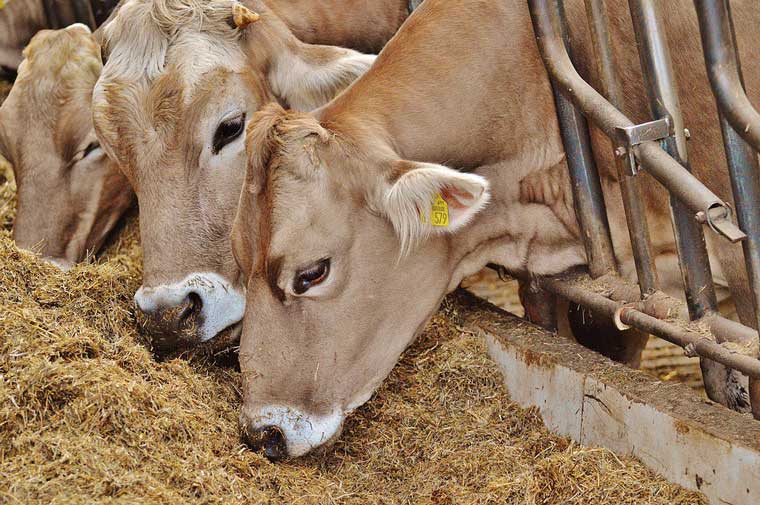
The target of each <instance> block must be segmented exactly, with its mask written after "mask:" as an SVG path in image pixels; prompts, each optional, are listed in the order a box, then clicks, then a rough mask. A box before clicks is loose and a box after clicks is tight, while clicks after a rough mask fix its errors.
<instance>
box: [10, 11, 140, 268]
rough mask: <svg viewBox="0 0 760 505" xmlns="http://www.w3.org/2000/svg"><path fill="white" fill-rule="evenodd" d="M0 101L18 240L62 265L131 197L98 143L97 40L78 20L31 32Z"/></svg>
mask: <svg viewBox="0 0 760 505" xmlns="http://www.w3.org/2000/svg"><path fill="white" fill-rule="evenodd" d="M24 57H25V59H24V61H23V62H22V64H21V66H20V68H19V73H18V79H17V80H16V83H15V84H14V86H13V88H12V90H11V93H10V95H9V96H8V98H7V99H6V100H5V102H4V103H3V105H2V107H1V108H0V151H1V152H2V154H3V156H4V157H6V158H7V159H8V161H10V162H11V164H12V165H13V169H14V173H15V177H16V184H17V187H18V211H17V214H16V221H15V225H14V228H13V237H14V239H15V240H16V243H17V244H18V246H19V247H22V248H24V249H30V250H33V251H36V252H38V253H40V254H41V255H42V256H43V257H45V258H47V259H48V260H50V261H51V262H53V263H55V264H57V265H59V266H62V267H67V266H70V265H72V264H74V263H76V262H79V261H82V260H83V259H84V258H85V257H86V256H87V255H88V254H90V253H92V252H95V251H96V250H97V249H99V248H100V246H101V244H102V243H103V241H104V239H105V237H106V235H107V234H108V232H109V231H110V230H111V229H112V228H113V226H114V225H115V223H116V222H117V220H118V218H119V217H120V216H121V215H122V214H123V212H124V211H125V210H126V209H127V208H128V207H129V206H130V204H131V203H132V201H133V198H134V196H133V193H132V190H131V189H130V187H129V184H128V182H127V180H126V179H125V178H124V177H123V176H122V175H121V173H120V172H119V171H118V169H117V167H116V166H115V165H114V164H113V163H112V162H111V161H110V160H109V159H108V157H107V156H106V154H105V153H104V152H103V150H102V149H101V148H100V145H99V144H98V140H97V138H96V137H95V131H94V129H93V125H92V119H91V110H90V102H91V96H92V89H93V87H94V85H95V81H96V80H97V78H98V75H99V74H100V71H101V68H102V65H101V60H100V46H99V45H98V44H97V43H96V42H95V39H94V38H93V35H92V34H91V33H90V30H89V29H88V28H87V27H86V26H84V25H72V26H71V27H69V28H66V29H64V30H57V31H49V30H45V31H42V32H40V33H38V34H37V35H36V36H35V37H34V38H33V39H32V41H31V42H30V44H29V46H28V47H27V48H26V49H25V51H24Z"/></svg>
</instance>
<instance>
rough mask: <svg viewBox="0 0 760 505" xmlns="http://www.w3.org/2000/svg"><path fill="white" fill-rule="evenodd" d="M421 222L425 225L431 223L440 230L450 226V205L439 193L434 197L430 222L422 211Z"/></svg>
mask: <svg viewBox="0 0 760 505" xmlns="http://www.w3.org/2000/svg"><path fill="white" fill-rule="evenodd" d="M420 222H421V223H423V224H428V223H430V224H431V225H433V226H437V227H439V228H446V227H447V226H449V204H448V203H447V202H446V200H444V199H443V197H442V196H441V195H440V194H439V193H436V194H435V195H434V196H433V202H432V204H431V206H430V219H429V220H428V218H427V216H426V215H425V213H424V212H423V211H420Z"/></svg>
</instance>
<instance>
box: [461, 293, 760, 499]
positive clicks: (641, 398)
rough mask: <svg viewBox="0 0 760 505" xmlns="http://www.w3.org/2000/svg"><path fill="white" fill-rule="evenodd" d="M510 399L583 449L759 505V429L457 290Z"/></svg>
mask: <svg viewBox="0 0 760 505" xmlns="http://www.w3.org/2000/svg"><path fill="white" fill-rule="evenodd" d="M458 297H459V300H458V302H459V305H460V306H461V310H460V314H459V315H460V317H462V318H463V319H464V320H465V321H466V324H467V325H468V326H469V327H470V329H472V330H473V331H477V332H479V333H480V334H481V335H482V336H483V337H484V338H485V339H486V341H487V343H488V349H489V354H490V355H491V357H492V358H493V359H494V360H495V361H496V362H497V363H498V364H499V366H500V367H501V370H502V373H503V375H504V381H505V384H506V386H507V389H508V390H509V394H510V396H511V398H512V400H513V401H516V402H517V403H519V404H520V405H522V406H525V407H529V406H535V407H538V409H539V411H540V412H541V416H542V418H543V420H544V423H545V424H546V426H547V427H548V428H549V429H550V430H551V431H553V432H555V433H557V434H559V435H563V436H568V437H570V438H572V439H573V440H576V441H577V442H579V443H581V444H584V445H588V446H603V447H607V448H609V449H611V450H613V451H614V452H616V453H618V454H620V455H625V456H634V457H636V458H638V459H639V460H641V461H642V462H643V463H644V464H645V465H647V466H649V467H650V468H651V469H653V470H654V471H656V472H658V473H660V474H661V475H663V476H664V477H665V478H666V479H668V480H670V481H672V482H674V483H677V484H680V485H682V486H684V487H686V488H689V489H694V490H698V491H701V492H702V493H704V495H705V496H706V497H707V498H708V499H709V500H710V502H711V503H714V504H726V503H729V504H732V505H743V504H746V505H757V504H758V503H760V422H757V421H755V420H753V419H752V417H751V416H749V415H743V414H740V413H737V412H733V411H731V410H728V409H726V408H724V407H723V406H721V405H718V404H715V403H713V402H711V401H709V400H706V399H704V398H702V397H700V396H699V395H698V394H697V393H695V392H694V391H692V390H691V389H690V388H688V387H687V386H685V385H683V384H678V383H671V382H662V381H659V380H657V379H656V378H653V377H651V376H649V375H647V374H645V373H643V372H640V371H636V370H631V369H629V368H628V367H626V366H624V365H621V364H618V363H614V362H612V361H610V360H608V359H606V358H604V357H603V356H601V355H599V354H596V353H594V352H593V351H590V350H588V349H586V348H585V347H582V346H580V345H578V344H577V343H575V342H570V341H568V340H566V339H562V338H560V337H558V336H556V335H554V334H552V333H549V332H546V331H544V330H541V329H539V328H537V327H535V326H533V325H532V324H530V323H528V322H526V321H524V320H522V319H520V318H518V317H516V316H513V315H511V314H509V313H507V312H504V311H502V310H501V309H498V308H497V307H494V306H493V305H490V304H489V303H487V302H485V301H482V300H480V299H478V298H476V297H474V296H473V295H471V294H469V293H465V292H461V293H460V294H459V295H458Z"/></svg>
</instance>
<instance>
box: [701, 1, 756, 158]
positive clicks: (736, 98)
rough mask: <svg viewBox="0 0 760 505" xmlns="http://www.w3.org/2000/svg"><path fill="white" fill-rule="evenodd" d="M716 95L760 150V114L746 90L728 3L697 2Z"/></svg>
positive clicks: (730, 119)
mask: <svg viewBox="0 0 760 505" xmlns="http://www.w3.org/2000/svg"><path fill="white" fill-rule="evenodd" d="M694 5H695V6H696V8H697V17H698V19H699V31H700V33H701V35H702V48H703V49H704V53H705V62H706V63H707V75H708V77H709V78H710V84H711V85H712V90H713V94H714V95H715V99H716V100H717V102H718V107H719V108H720V110H721V113H722V114H723V115H724V116H725V117H726V119H727V120H728V122H729V123H730V124H731V126H733V128H734V130H736V132H737V133H738V134H739V135H741V137H742V138H743V139H744V140H746V141H747V142H748V143H749V144H750V145H751V146H752V147H754V148H755V150H757V151H760V114H759V113H758V112H757V110H756V109H755V108H754V107H753V106H752V103H751V102H750V100H749V98H748V97H747V94H746V93H745V91H744V83H743V81H742V76H741V67H740V66H739V64H738V58H737V51H736V45H735V39H734V30H733V25H732V23H731V17H730V13H729V7H728V3H727V2H726V0H694Z"/></svg>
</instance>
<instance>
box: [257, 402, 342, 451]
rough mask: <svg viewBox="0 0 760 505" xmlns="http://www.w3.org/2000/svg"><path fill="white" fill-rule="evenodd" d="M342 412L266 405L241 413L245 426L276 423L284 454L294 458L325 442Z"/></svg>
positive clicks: (337, 426)
mask: <svg viewBox="0 0 760 505" xmlns="http://www.w3.org/2000/svg"><path fill="white" fill-rule="evenodd" d="M343 419H344V415H343V413H341V412H339V411H334V412H333V413H331V414H330V415H327V416H312V415H309V414H304V413H303V412H301V411H300V410H298V409H295V408H293V407H285V406H280V405H272V406H267V407H264V408H262V409H260V410H259V411H258V412H256V413H254V414H253V415H250V416H245V415H244V416H243V422H246V421H247V422H248V423H249V426H248V428H249V429H253V430H256V429H263V428H266V427H268V426H276V427H277V428H279V429H280V431H281V432H282V434H283V436H284V437H285V445H286V447H287V451H288V457H291V458H298V457H300V456H303V455H305V454H307V453H308V452H310V451H312V450H313V449H316V448H317V447H319V446H320V445H322V444H324V443H326V442H329V441H330V440H332V439H333V437H335V436H336V435H338V434H339V433H340V430H341V426H342V425H343Z"/></svg>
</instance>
